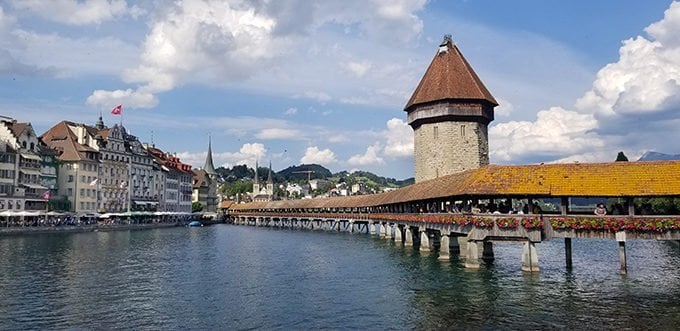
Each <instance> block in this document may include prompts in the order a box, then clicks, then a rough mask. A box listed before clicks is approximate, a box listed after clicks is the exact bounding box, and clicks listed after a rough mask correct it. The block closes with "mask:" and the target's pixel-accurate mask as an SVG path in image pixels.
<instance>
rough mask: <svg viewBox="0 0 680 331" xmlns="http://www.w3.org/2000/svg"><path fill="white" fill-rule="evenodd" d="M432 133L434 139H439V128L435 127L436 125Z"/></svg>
mask: <svg viewBox="0 0 680 331" xmlns="http://www.w3.org/2000/svg"><path fill="white" fill-rule="evenodd" d="M433 133H434V139H439V127H438V126H436V125H435V126H434V131H433Z"/></svg>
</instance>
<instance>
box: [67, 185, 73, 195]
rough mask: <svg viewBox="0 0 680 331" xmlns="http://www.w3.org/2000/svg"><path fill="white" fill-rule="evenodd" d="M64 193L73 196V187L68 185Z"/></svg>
mask: <svg viewBox="0 0 680 331" xmlns="http://www.w3.org/2000/svg"><path fill="white" fill-rule="evenodd" d="M66 195H68V196H70V197H72V196H73V189H72V188H70V187H69V188H68V189H67V190H66Z"/></svg>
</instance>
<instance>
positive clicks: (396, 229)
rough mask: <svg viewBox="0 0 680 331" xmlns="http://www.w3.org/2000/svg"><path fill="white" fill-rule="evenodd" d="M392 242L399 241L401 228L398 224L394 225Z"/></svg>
mask: <svg viewBox="0 0 680 331" xmlns="http://www.w3.org/2000/svg"><path fill="white" fill-rule="evenodd" d="M394 242H396V243H400V242H401V228H399V225H398V224H395V225H394Z"/></svg>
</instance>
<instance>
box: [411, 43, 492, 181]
mask: <svg viewBox="0 0 680 331" xmlns="http://www.w3.org/2000/svg"><path fill="white" fill-rule="evenodd" d="M496 106H498V103H497V102H496V99H494V97H493V96H492V95H491V93H490V92H489V90H487V89H486V87H485V86H484V84H483V83H482V81H481V80H480V79H479V77H477V74H476V73H475V71H474V70H472V67H471V66H470V64H469V63H468V62H467V61H466V60H465V58H464V57H463V54H461V52H460V50H458V47H457V46H456V45H455V44H454V43H453V41H452V40H451V36H450V35H447V36H445V37H444V41H443V42H442V44H441V45H440V46H439V49H438V50H437V54H436V55H435V56H434V59H433V60H432V63H430V66H429V67H428V68H427V71H426V72H425V75H424V76H423V78H422V79H421V80H420V84H418V87H416V90H415V91H414V92H413V95H412V96H411V99H409V101H408V103H407V104H406V106H405V107H404V111H406V112H407V114H408V124H409V125H410V126H411V127H412V128H413V132H414V145H415V146H414V147H415V153H414V154H415V155H414V158H415V178H416V182H421V181H424V180H428V179H433V178H437V177H439V176H445V175H449V174H453V173H457V172H461V171H465V170H468V169H474V168H479V167H481V166H485V165H488V164H489V140H488V125H489V123H490V122H491V121H493V119H494V107H496Z"/></svg>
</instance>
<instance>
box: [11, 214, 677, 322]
mask: <svg viewBox="0 0 680 331" xmlns="http://www.w3.org/2000/svg"><path fill="white" fill-rule="evenodd" d="M494 248H495V255H496V260H495V261H494V262H493V264H492V265H490V266H486V265H482V268H481V269H480V270H474V271H471V270H466V269H465V268H464V267H463V266H462V264H461V263H460V261H458V260H457V259H454V260H452V261H451V262H440V261H438V260H437V255H436V254H434V253H430V254H422V253H419V252H418V251H415V250H413V249H412V248H404V247H402V246H401V245H398V244H394V243H393V242H391V241H387V240H385V239H380V238H378V237H371V236H369V235H366V234H350V233H335V232H316V231H315V232H310V231H300V230H278V229H269V228H255V227H246V226H235V225H216V226H211V227H203V228H166V229H153V230H140V231H119V232H94V233H73V234H43V235H25V236H13V237H0V268H1V269H0V329H22V330H25V329H74V328H75V329H151V330H158V329H170V330H185V329H222V330H227V329H228V330H239V329H265V330H272V329H283V330H291V329H293V330H301V329H319V328H322V329H362V330H363V329H378V330H383V329H480V328H481V329H546V328H552V329H598V330H599V329H677V328H678V327H679V326H680V269H679V267H680V248H678V246H676V245H673V244H670V243H663V242H655V241H630V242H628V244H627V251H628V268H629V269H628V275H626V276H622V275H620V274H619V271H618V263H619V261H618V252H617V244H616V242H615V241H604V240H577V239H575V240H574V241H573V259H574V267H573V270H572V271H567V270H566V269H565V267H564V265H565V263H564V250H563V242H562V241H558V240H555V241H552V242H545V243H541V244H538V245H537V249H538V253H539V260H540V267H541V271H540V273H535V274H527V273H523V272H521V271H520V253H521V245H519V244H511V243H500V244H497V245H496V246H495V247H494Z"/></svg>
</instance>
